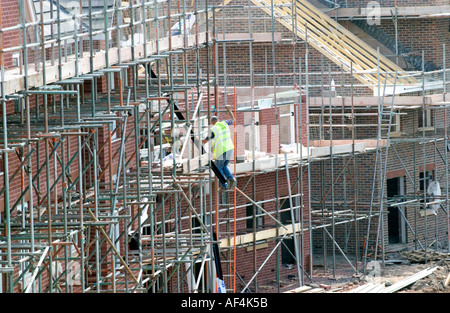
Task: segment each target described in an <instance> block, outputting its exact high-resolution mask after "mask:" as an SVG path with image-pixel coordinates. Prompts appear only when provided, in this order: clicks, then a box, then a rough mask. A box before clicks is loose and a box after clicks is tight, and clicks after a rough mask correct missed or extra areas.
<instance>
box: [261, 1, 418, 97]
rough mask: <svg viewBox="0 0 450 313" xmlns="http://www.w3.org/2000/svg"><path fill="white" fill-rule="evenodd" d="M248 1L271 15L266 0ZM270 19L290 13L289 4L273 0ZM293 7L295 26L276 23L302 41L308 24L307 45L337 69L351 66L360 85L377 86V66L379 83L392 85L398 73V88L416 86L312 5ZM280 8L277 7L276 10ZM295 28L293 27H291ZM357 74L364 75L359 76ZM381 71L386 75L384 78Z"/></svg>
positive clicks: (390, 62) (415, 81)
mask: <svg viewBox="0 0 450 313" xmlns="http://www.w3.org/2000/svg"><path fill="white" fill-rule="evenodd" d="M252 2H253V3H254V4H256V5H258V6H260V7H261V9H262V10H263V11H265V12H266V13H267V14H269V15H271V10H270V9H269V8H270V7H271V3H269V1H268V0H252ZM273 3H274V5H275V6H274V17H276V18H278V17H288V16H290V15H292V14H294V12H293V9H292V8H289V7H288V6H289V5H291V2H290V1H288V0H273ZM295 5H296V9H297V10H296V14H297V16H296V23H293V22H291V21H290V20H289V19H283V18H281V19H279V20H278V22H279V23H281V24H282V25H283V26H285V27H286V28H288V29H289V30H291V31H294V30H295V29H296V30H297V34H298V35H299V36H300V37H302V39H304V40H305V39H306V25H305V24H307V25H308V42H309V43H310V44H311V46H313V47H314V48H316V49H317V50H319V51H320V52H321V53H322V54H324V55H325V56H326V57H327V58H329V59H330V60H332V61H333V62H334V63H336V64H337V65H338V66H341V65H342V66H343V68H344V70H346V71H347V72H348V71H349V70H350V64H351V63H353V70H354V71H355V72H359V73H358V74H356V73H354V74H353V75H354V76H355V77H356V78H357V79H358V80H359V81H361V82H362V83H363V84H366V85H368V86H369V87H370V88H371V89H375V87H377V85H378V74H377V73H376V72H374V71H375V70H376V69H377V68H378V61H379V63H380V84H381V85H384V83H385V82H386V83H387V84H391V85H392V84H393V83H394V78H395V77H394V76H395V74H394V73H395V72H396V71H397V73H398V85H401V84H403V85H411V84H416V83H417V80H415V79H413V78H407V77H402V76H401V73H402V72H405V71H404V70H403V69H402V68H400V67H399V66H397V65H396V64H395V63H394V62H392V61H390V60H389V59H388V58H386V57H384V56H383V55H380V56H379V60H378V55H377V52H376V51H375V50H374V49H373V48H372V47H370V46H369V45H368V44H366V43H365V42H364V41H362V40H361V39H360V38H358V37H357V36H355V35H354V34H353V33H351V32H350V31H348V30H347V29H345V28H344V27H343V26H342V25H340V24H338V23H337V22H336V21H334V20H332V19H331V18H329V17H328V16H327V15H326V14H324V13H322V12H321V11H320V10H318V9H317V8H316V7H315V6H313V5H312V4H310V3H308V2H307V1H305V0H297V1H296V2H295ZM278 6H281V7H278ZM294 27H295V28H294ZM361 72H367V74H366V73H364V74H362V75H361ZM385 72H388V73H387V74H386V77H384V76H385Z"/></svg>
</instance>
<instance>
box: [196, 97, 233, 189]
mask: <svg viewBox="0 0 450 313" xmlns="http://www.w3.org/2000/svg"><path fill="white" fill-rule="evenodd" d="M225 108H226V109H227V111H228V113H229V114H230V116H231V119H228V120H224V121H219V118H218V117H217V116H213V117H212V118H211V124H212V127H211V135H210V137H206V138H205V139H203V140H202V144H205V143H207V142H208V141H211V146H212V150H213V156H214V159H215V160H216V166H217V169H218V170H219V171H220V173H221V174H222V176H224V178H225V179H226V182H225V183H224V184H222V182H221V183H220V184H221V186H222V188H224V189H233V188H234V187H236V184H237V182H236V178H235V177H234V176H233V174H232V173H231V171H230V169H229V168H228V164H229V163H230V160H231V158H232V157H233V155H234V145H233V140H232V139H231V136H230V127H229V126H230V125H234V124H235V122H236V121H235V118H234V115H233V112H231V108H230V106H228V105H227V106H225Z"/></svg>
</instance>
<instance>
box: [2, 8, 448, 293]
mask: <svg viewBox="0 0 450 313" xmlns="http://www.w3.org/2000/svg"><path fill="white" fill-rule="evenodd" d="M449 12H450V3H449V2H448V0H430V1H428V2H427V5H423V4H422V3H421V2H417V1H412V0H404V1H383V2H381V3H378V2H374V1H372V2H369V1H350V0H348V1H327V0H310V1H306V0H296V1H289V0H276V1H275V0H271V1H269V0H251V1H250V0H249V1H241V0H226V1H207V0H205V1H196V0H193V1H191V2H190V3H188V2H187V1H170V0H161V1H145V0H143V1H134V0H129V1H118V0H98V1H97V0H86V1H85V0H81V1H67V0H56V1H48V0H17V1H16V0H15V1H6V0H2V1H1V6H0V29H1V32H0V36H1V37H0V67H1V78H0V83H1V92H0V93H1V98H0V100H1V103H2V107H1V112H2V124H1V125H2V128H1V135H2V138H1V145H0V147H1V150H0V152H1V154H0V157H1V159H2V160H1V162H0V172H1V174H0V175H1V176H2V179H1V181H0V213H1V215H0V291H1V292H9V293H12V292H13V293H17V292H25V293H29V292H45V293H58V292H60V293H72V292H77V293H78V292H80V293H112V292H126V293H135V292H137V293H144V292H153V293H157V292H205V293H215V292H258V291H260V287H261V285H263V284H265V283H266V282H267V281H273V280H275V281H276V282H277V288H276V291H280V283H279V282H280V276H281V275H282V269H283V267H285V266H293V268H295V274H296V278H297V279H298V284H299V286H302V285H304V284H305V283H309V282H313V277H312V272H313V267H314V266H315V265H318V264H320V265H322V266H324V267H325V268H327V267H328V266H332V267H333V274H334V269H335V266H336V257H337V256H339V257H343V258H344V259H345V261H346V262H347V263H348V264H349V265H350V268H351V270H350V271H349V276H351V275H353V274H354V273H360V272H364V271H366V269H367V268H366V264H367V262H368V261H371V260H375V261H376V260H377V259H380V260H381V261H383V260H384V259H385V254H386V253H387V252H389V251H392V250H398V249H410V250H417V249H423V250H424V251H425V256H426V252H427V251H430V249H432V250H435V251H440V252H450V245H449V240H450V235H449V210H448V186H449V182H448V170H449V169H448V165H447V159H448V157H447V154H448V151H449V149H450V148H449V146H448V142H447V140H448V139H447V138H448V136H447V106H448V105H449V104H450V102H448V100H447V99H446V89H447V85H448V83H447V77H448V75H447V74H446V72H447V69H446V59H447V57H448V56H449V54H450V52H449V49H447V48H446V45H447V43H448V42H450V33H449V29H450V18H449V15H448V14H449ZM226 108H228V109H229V108H231V111H232V115H233V118H234V119H235V122H234V125H233V126H232V127H231V130H232V131H231V134H232V140H233V144H234V157H233V159H232V160H231V163H230V165H229V169H230V170H231V172H233V174H234V176H235V177H236V178H237V186H236V188H232V189H229V190H222V189H220V188H219V185H220V181H224V176H223V175H222V174H221V172H220V171H219V170H218V168H217V166H216V164H215V160H214V157H213V155H212V153H211V146H210V145H209V144H204V145H203V144H202V139H204V138H205V137H206V136H208V135H209V134H210V131H211V124H210V122H209V121H210V118H211V117H212V116H218V117H219V118H220V119H228V118H229V117H228V115H229V112H228V111H227V110H226ZM425 258H426V257H425Z"/></svg>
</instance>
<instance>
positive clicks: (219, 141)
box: [211, 122, 234, 160]
mask: <svg viewBox="0 0 450 313" xmlns="http://www.w3.org/2000/svg"><path fill="white" fill-rule="evenodd" d="M211 131H212V132H213V133H214V138H213V139H212V140H211V144H212V148H213V155H214V159H216V160H217V159H218V158H219V157H220V156H221V155H222V154H224V153H225V152H227V151H229V150H232V149H234V145H233V141H232V140H231V136H230V128H229V127H228V124H227V122H217V123H216V124H215V125H214V126H213V127H212V128H211Z"/></svg>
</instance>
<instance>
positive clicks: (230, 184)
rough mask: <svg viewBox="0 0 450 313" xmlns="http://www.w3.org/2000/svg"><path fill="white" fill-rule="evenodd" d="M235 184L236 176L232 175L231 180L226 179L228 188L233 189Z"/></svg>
mask: <svg viewBox="0 0 450 313" xmlns="http://www.w3.org/2000/svg"><path fill="white" fill-rule="evenodd" d="M236 185H237V181H236V178H234V177H233V179H231V180H228V186H229V188H228V189H231V190H233V189H234V187H236Z"/></svg>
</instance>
